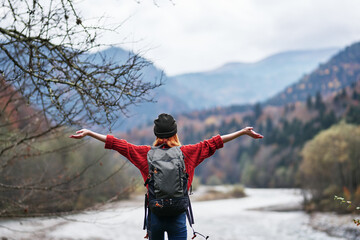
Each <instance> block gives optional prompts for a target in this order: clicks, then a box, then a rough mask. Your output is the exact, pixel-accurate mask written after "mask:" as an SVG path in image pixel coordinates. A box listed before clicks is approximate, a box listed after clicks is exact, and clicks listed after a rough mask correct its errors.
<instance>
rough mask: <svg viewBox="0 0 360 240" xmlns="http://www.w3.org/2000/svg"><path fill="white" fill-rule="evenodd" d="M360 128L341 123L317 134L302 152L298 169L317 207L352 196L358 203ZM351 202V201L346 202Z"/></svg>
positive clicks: (303, 183) (359, 185)
mask: <svg viewBox="0 0 360 240" xmlns="http://www.w3.org/2000/svg"><path fill="white" fill-rule="evenodd" d="M359 144H360V127H359V126H356V125H351V124H346V123H344V122H341V123H339V124H337V125H334V126H332V127H331V128H329V129H327V130H324V131H322V132H320V133H319V134H317V135H316V136H315V137H314V138H313V139H312V140H310V141H308V142H307V143H306V144H305V146H304V148H303V150H302V156H303V162H302V163H301V166H300V174H301V176H302V177H301V182H302V187H303V188H305V189H308V190H310V191H311V193H312V199H313V201H314V202H315V203H317V204H318V206H320V207H322V208H324V207H325V208H326V207H328V206H326V205H327V204H329V203H330V204H331V202H332V201H330V199H329V197H330V198H331V197H332V196H333V195H342V194H344V193H343V191H345V192H346V193H348V194H347V195H351V194H353V196H354V197H355V198H359V199H354V200H355V202H356V201H360V196H357V192H358V191H360V178H359V176H360V165H359V159H360V151H359V148H358V146H359ZM349 200H350V199H349Z"/></svg>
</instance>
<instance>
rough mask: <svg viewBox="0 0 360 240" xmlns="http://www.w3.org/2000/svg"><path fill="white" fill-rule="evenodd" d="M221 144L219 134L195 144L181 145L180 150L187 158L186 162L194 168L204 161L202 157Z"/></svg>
mask: <svg viewBox="0 0 360 240" xmlns="http://www.w3.org/2000/svg"><path fill="white" fill-rule="evenodd" d="M223 146H224V143H223V141H222V139H221V137H220V135H217V136H215V137H212V138H211V139H209V140H204V141H202V142H199V143H197V144H193V145H184V146H182V147H181V150H182V152H183V154H184V156H185V158H186V159H187V161H188V164H190V165H191V166H193V167H194V168H195V167H197V166H198V165H199V164H200V163H201V162H202V161H204V159H206V158H208V157H210V156H212V155H213V154H214V153H215V152H216V150H217V149H219V148H222V147H223Z"/></svg>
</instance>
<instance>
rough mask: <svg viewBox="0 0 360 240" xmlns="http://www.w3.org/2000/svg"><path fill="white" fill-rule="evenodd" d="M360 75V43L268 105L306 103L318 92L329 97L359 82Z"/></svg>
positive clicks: (270, 101) (322, 66) (344, 51)
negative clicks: (307, 99)
mask: <svg viewBox="0 0 360 240" xmlns="http://www.w3.org/2000/svg"><path fill="white" fill-rule="evenodd" d="M359 75H360V42H358V43H354V44H352V45H351V46H349V47H347V48H345V49H344V50H342V51H340V52H339V53H338V54H336V55H335V56H334V57H332V58H331V59H330V60H329V61H328V62H326V63H324V64H321V65H320V66H319V67H318V68H317V69H316V70H315V71H313V72H311V73H309V74H307V75H305V76H304V77H302V78H301V79H300V81H298V82H296V83H294V84H292V85H290V86H289V87H287V88H286V89H285V90H284V91H282V92H280V93H279V94H277V95H275V96H274V97H272V98H270V99H269V100H268V101H267V102H266V104H270V105H284V104H285V103H290V102H296V101H305V100H306V98H307V97H308V96H309V95H310V96H315V94H316V93H317V92H321V94H322V95H323V96H327V95H328V94H331V93H333V92H336V91H339V90H340V89H342V88H344V87H347V86H350V85H351V84H352V83H354V82H356V81H358V80H359Z"/></svg>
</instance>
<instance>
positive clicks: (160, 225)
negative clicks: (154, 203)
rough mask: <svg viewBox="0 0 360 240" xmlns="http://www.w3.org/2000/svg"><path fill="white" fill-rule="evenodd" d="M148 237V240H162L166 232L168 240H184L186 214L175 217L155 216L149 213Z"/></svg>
mask: <svg viewBox="0 0 360 240" xmlns="http://www.w3.org/2000/svg"><path fill="white" fill-rule="evenodd" d="M150 214H151V216H150V227H149V237H150V240H164V234H165V232H167V235H168V239H169V240H186V239H187V231H186V213H182V214H180V215H178V216H175V217H164V216H156V215H155V214H153V213H151V212H150Z"/></svg>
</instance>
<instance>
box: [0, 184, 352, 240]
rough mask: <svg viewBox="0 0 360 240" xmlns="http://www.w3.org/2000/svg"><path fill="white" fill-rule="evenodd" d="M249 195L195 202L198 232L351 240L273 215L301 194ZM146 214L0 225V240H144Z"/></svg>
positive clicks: (295, 215) (111, 211)
mask: <svg viewBox="0 0 360 240" xmlns="http://www.w3.org/2000/svg"><path fill="white" fill-rule="evenodd" d="M246 194H247V195H248V196H247V197H245V198H240V199H226V200H214V201H203V202H199V201H193V203H192V205H193V211H194V216H195V225H194V228H195V230H196V231H198V232H200V233H202V234H204V235H209V236H210V238H209V239H210V240H211V239H213V240H238V239H239V240H242V239H243V240H265V239H266V240H268V239H277V240H295V239H296V240H297V239H301V240H302V239H303V240H332V239H334V240H335V239H349V238H344V237H332V236H329V235H327V234H326V233H325V232H321V231H317V230H314V229H313V228H312V227H311V226H310V216H309V215H307V214H305V213H304V212H302V211H269V209H274V208H292V207H296V206H299V205H300V204H301V200H302V196H301V195H300V194H299V191H297V190H290V189H246ZM143 214H144V209H143V203H142V201H140V200H134V201H125V202H120V203H115V204H112V205H109V206H106V207H105V208H103V209H102V210H101V211H88V212H84V213H81V214H75V215H68V216H63V217H53V218H28V219H20V220H2V221H0V239H9V240H10V239H48V240H60V239H61V240H75V239H76V240H80V239H81V240H95V239H96V240H105V239H106V240H115V239H116V240H140V239H144V236H145V231H143V230H142V224H143ZM191 237H192V232H191V231H190V228H189V226H188V239H191ZM196 239H198V240H200V239H202V238H201V237H200V236H198V237H196V238H195V240H196Z"/></svg>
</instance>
